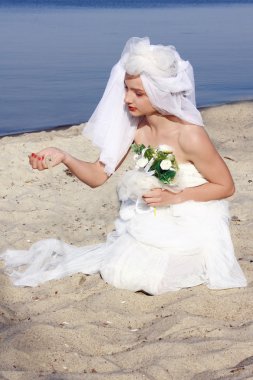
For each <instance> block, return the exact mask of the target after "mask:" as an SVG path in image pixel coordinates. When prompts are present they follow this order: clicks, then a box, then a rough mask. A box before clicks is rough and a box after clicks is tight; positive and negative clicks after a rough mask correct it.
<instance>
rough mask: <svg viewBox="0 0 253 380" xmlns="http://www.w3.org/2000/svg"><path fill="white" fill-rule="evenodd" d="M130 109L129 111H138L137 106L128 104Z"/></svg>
mask: <svg viewBox="0 0 253 380" xmlns="http://www.w3.org/2000/svg"><path fill="white" fill-rule="evenodd" d="M128 109H129V111H137V108H136V107H131V106H128Z"/></svg>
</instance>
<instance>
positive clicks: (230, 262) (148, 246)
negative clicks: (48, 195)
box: [1, 164, 246, 295]
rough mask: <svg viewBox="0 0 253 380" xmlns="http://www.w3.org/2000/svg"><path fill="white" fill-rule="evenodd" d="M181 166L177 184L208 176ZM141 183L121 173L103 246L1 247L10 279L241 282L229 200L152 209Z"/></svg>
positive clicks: (167, 286) (154, 289)
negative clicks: (142, 198) (79, 276)
mask: <svg viewBox="0 0 253 380" xmlns="http://www.w3.org/2000/svg"><path fill="white" fill-rule="evenodd" d="M180 172H181V185H182V186H185V187H190V186H198V185H201V184H203V183H204V182H206V181H205V179H204V178H203V177H202V176H201V175H200V174H199V172H198V171H197V170H196V169H195V167H194V166H193V165H192V164H184V165H180ZM131 176H132V178H131ZM137 176H138V174H137ZM138 182H139V181H138V178H137V177H136V171H131V172H127V173H126V175H125V176H123V178H122V181H121V183H120V184H119V188H118V194H119V197H120V199H121V208H120V212H119V217H118V218H117V219H116V221H115V231H113V232H112V233H111V234H110V235H109V236H108V238H107V241H106V242H105V243H104V244H97V245H93V246H85V247H74V246H72V245H68V244H66V243H63V242H61V241H59V240H55V239H48V240H42V241H39V242H37V243H36V244H34V245H33V246H32V247H31V248H30V250H29V251H13V250H8V251H7V252H5V253H4V254H3V255H2V256H1V258H2V259H3V260H5V263H6V271H7V272H8V273H9V275H10V277H11V279H12V281H13V283H14V284H15V285H17V286H36V285H38V284H40V283H42V282H45V281H48V280H53V279H59V278H62V277H64V276H68V275H71V274H74V273H77V272H82V273H85V274H93V273H100V274H101V276H102V278H103V279H104V280H105V281H106V282H108V283H109V284H111V285H113V286H115V287H117V288H121V289H128V290H131V291H138V290H143V291H145V292H147V293H149V294H154V295H155V294H162V293H165V292H168V291H175V290H178V289H181V288H186V287H192V286H195V285H199V284H206V285H207V286H208V287H209V288H211V289H226V288H234V287H244V286H246V279H245V277H244V274H243V272H242V270H241V268H240V266H239V264H238V262H237V260H236V258H235V255H234V250H233V245H232V241H231V237H230V233H229V227H228V223H229V213H228V204H227V202H226V201H224V200H220V201H210V202H194V201H189V202H184V203H181V204H178V205H173V206H170V207H161V208H157V210H156V213H155V212H154V210H153V209H152V208H146V209H145V210H143V209H142V207H139V204H138V199H137V198H138V195H139V193H138V191H139V187H138ZM141 186H142V185H141Z"/></svg>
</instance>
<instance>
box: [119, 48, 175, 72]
mask: <svg viewBox="0 0 253 380" xmlns="http://www.w3.org/2000/svg"><path fill="white" fill-rule="evenodd" d="M177 55H178V54H177V51H176V49H175V48H174V46H163V45H156V46H150V45H149V46H147V45H146V44H142V43H139V44H138V45H136V46H134V47H133V49H132V51H130V53H129V55H128V57H127V60H126V62H125V65H124V66H125V70H126V72H127V74H129V75H133V76H137V75H140V74H142V73H145V74H148V75H150V76H151V77H156V76H158V77H167V78H171V77H175V76H176V75H177V73H178V57H177Z"/></svg>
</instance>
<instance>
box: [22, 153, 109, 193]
mask: <svg viewBox="0 0 253 380" xmlns="http://www.w3.org/2000/svg"><path fill="white" fill-rule="evenodd" d="M29 162H30V165H31V166H32V168H33V169H37V170H44V169H48V167H49V165H50V166H52V167H53V166H56V165H59V164H60V163H63V164H64V165H65V166H66V167H67V168H68V169H69V170H70V171H71V172H72V173H73V174H74V175H75V176H76V177H77V178H79V179H80V180H81V181H82V182H84V183H86V184H87V185H88V186H90V187H92V188H95V187H98V186H100V185H102V184H103V183H104V182H106V180H107V179H108V178H109V176H108V175H107V174H106V173H105V171H104V164H103V163H102V162H100V161H99V160H98V161H96V162H94V163H92V162H86V161H82V160H78V159H77V158H75V157H73V156H71V155H70V154H69V153H67V152H64V151H63V150H61V149H58V148H46V149H43V150H41V151H40V152H38V153H36V154H35V153H32V154H31V155H30V156H29Z"/></svg>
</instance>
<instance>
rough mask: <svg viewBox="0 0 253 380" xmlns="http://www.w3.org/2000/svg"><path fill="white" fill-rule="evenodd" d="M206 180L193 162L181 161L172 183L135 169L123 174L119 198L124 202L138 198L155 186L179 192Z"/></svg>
mask: <svg viewBox="0 0 253 380" xmlns="http://www.w3.org/2000/svg"><path fill="white" fill-rule="evenodd" d="M206 182H207V180H206V179H205V178H204V177H203V176H202V175H201V173H200V172H199V171H198V170H197V169H196V167H195V166H194V165H193V164H192V163H181V164H179V170H178V172H177V175H176V177H175V179H174V181H173V183H172V184H170V185H165V184H163V183H162V182H161V181H160V180H159V179H158V178H156V177H155V176H152V175H148V173H145V172H144V171H142V170H137V169H133V170H129V171H127V172H126V173H125V174H124V175H123V176H122V178H121V180H120V182H119V184H118V189H117V190H118V196H119V200H120V201H123V202H124V201H126V200H129V199H131V200H136V199H138V198H140V197H142V195H143V194H145V192H147V191H148V190H150V189H154V188H164V189H168V190H170V191H173V192H179V191H181V190H183V189H185V188H187V187H194V186H200V185H202V184H204V183H206Z"/></svg>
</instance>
